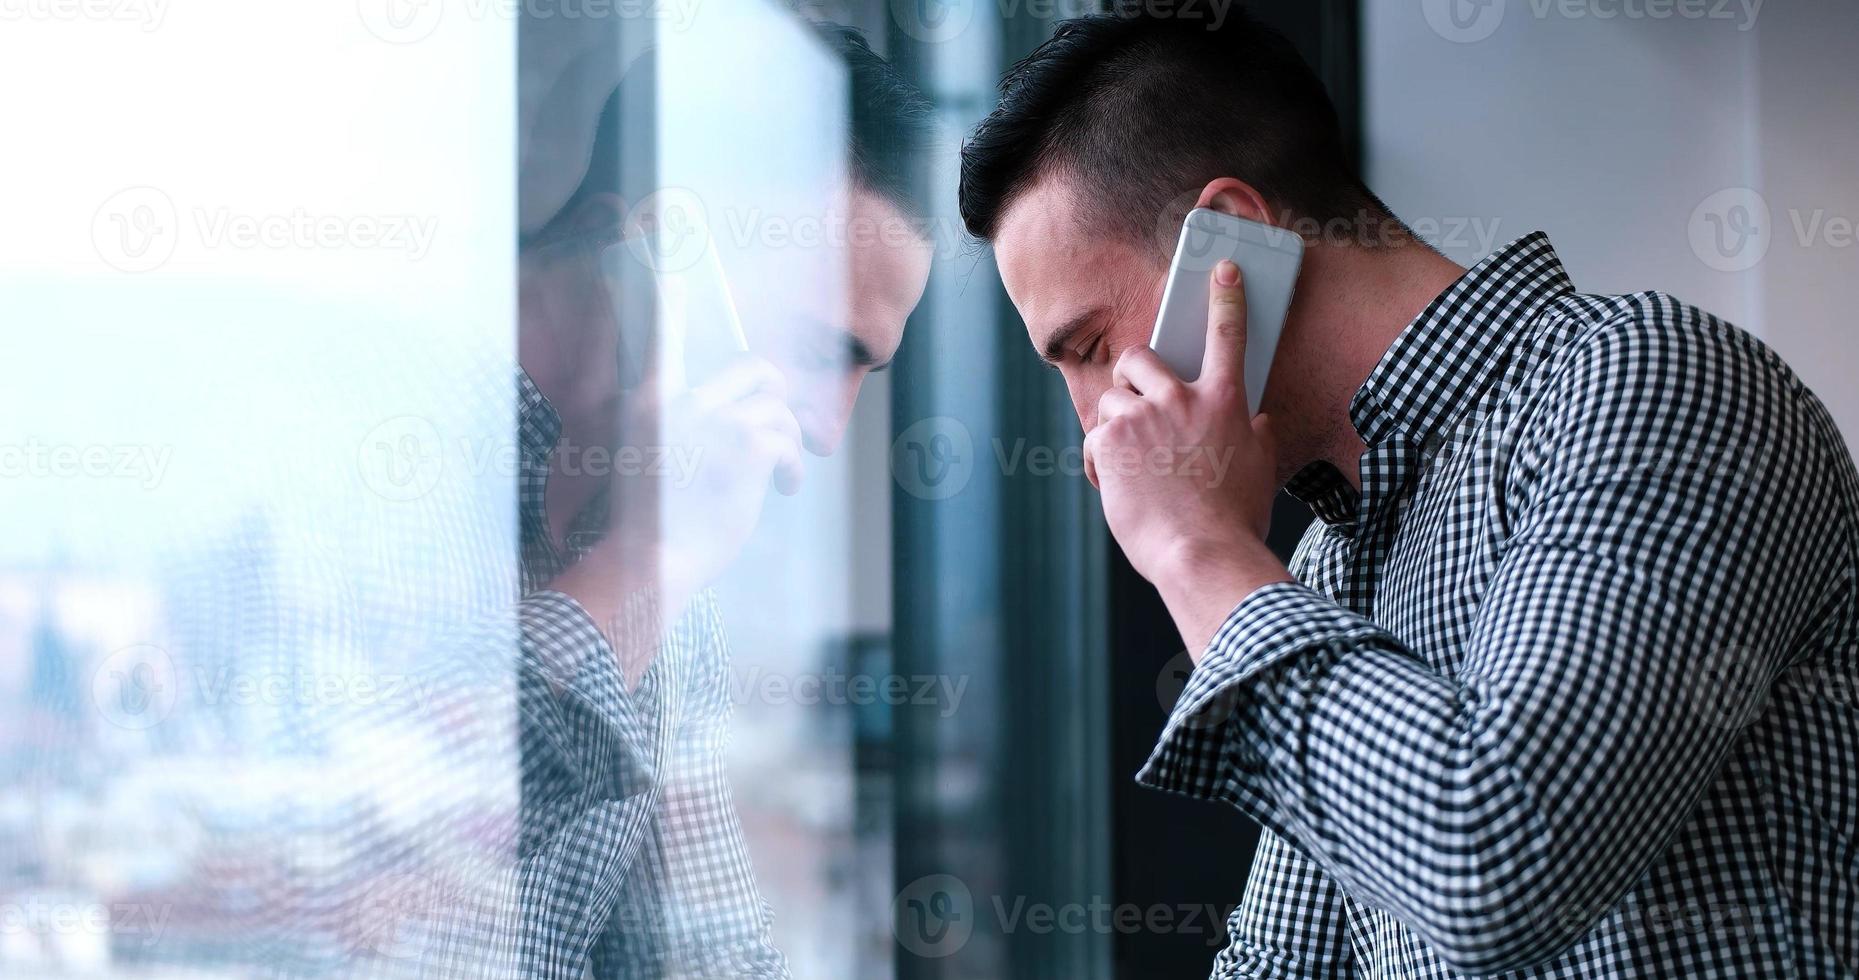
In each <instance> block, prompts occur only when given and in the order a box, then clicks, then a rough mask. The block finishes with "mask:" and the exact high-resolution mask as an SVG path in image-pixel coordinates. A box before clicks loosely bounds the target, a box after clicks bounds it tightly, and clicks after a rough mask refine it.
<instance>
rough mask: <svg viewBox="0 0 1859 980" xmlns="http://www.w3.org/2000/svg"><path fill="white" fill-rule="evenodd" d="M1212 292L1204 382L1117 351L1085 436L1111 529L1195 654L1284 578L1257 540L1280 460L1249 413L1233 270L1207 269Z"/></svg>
mask: <svg viewBox="0 0 1859 980" xmlns="http://www.w3.org/2000/svg"><path fill="white" fill-rule="evenodd" d="M1211 295H1212V299H1211V302H1210V303H1209V308H1208V313H1207V352H1206V354H1205V356H1204V358H1203V360H1202V362H1201V375H1200V378H1199V379H1197V380H1195V381H1193V382H1186V381H1182V380H1181V378H1180V377H1178V376H1177V375H1176V374H1175V373H1174V372H1173V371H1171V370H1170V369H1169V368H1168V366H1167V365H1166V364H1164V363H1162V360H1161V358H1159V357H1157V356H1156V353H1155V352H1154V351H1152V350H1150V349H1148V348H1146V347H1143V348H1135V349H1132V350H1129V351H1126V352H1124V354H1123V355H1122V356H1121V357H1120V358H1118V360H1117V364H1116V368H1115V370H1114V372H1113V374H1112V378H1113V380H1114V384H1113V386H1112V387H1111V388H1110V389H1109V390H1107V391H1105V392H1104V394H1103V396H1102V397H1101V398H1100V399H1099V400H1098V404H1097V427H1096V428H1094V429H1092V430H1091V431H1090V433H1089V434H1087V435H1086V436H1085V439H1084V464H1085V475H1086V476H1087V477H1089V478H1090V480H1091V483H1092V484H1093V485H1094V486H1096V487H1097V488H1098V489H1099V490H1100V491H1102V493H1103V497H1104V518H1105V520H1106V521H1107V522H1108V523H1109V525H1110V533H1111V534H1112V535H1114V536H1115V537H1116V539H1117V543H1118V544H1119V545H1121V546H1122V547H1123V552H1124V554H1125V555H1126V556H1128V558H1129V560H1130V564H1131V565H1132V566H1133V567H1134V568H1135V569H1136V571H1137V572H1139V573H1141V575H1142V576H1143V577H1144V578H1146V579H1148V580H1149V581H1151V582H1153V583H1155V586H1156V588H1157V589H1158V590H1159V591H1160V592H1161V593H1162V598H1163V600H1164V601H1165V602H1167V604H1168V608H1169V612H1170V614H1171V615H1173V616H1174V619H1175V625H1176V627H1177V628H1178V629H1180V631H1181V635H1182V639H1183V640H1184V641H1186V643H1187V645H1188V650H1189V651H1190V652H1191V653H1192V654H1193V655H1194V656H1195V658H1196V659H1197V660H1198V659H1199V656H1200V653H1201V651H1202V650H1203V649H1204V648H1205V647H1206V645H1207V642H1208V641H1209V640H1211V639H1212V638H1213V634H1214V631H1215V630H1216V629H1218V628H1219V625H1220V623H1222V622H1224V621H1225V619H1226V616H1227V614H1228V613H1229V612H1231V611H1232V608H1233V606H1234V605H1236V604H1238V602H1239V600H1241V599H1243V598H1245V597H1246V596H1247V595H1249V594H1251V592H1252V591H1253V590H1254V589H1257V588H1258V587H1260V586H1262V585H1265V584H1267V583H1269V582H1283V581H1289V580H1290V575H1289V574H1288V573H1287V572H1286V571H1285V568H1284V566H1283V565H1282V564H1281V563H1279V561H1278V559H1277V558H1276V557H1274V556H1273V555H1272V553H1271V552H1270V550H1269V549H1267V548H1266V547H1265V541H1264V539H1265V531H1266V527H1267V525H1268V524H1269V523H1270V520H1271V510H1272V498H1273V496H1274V495H1275V494H1276V492H1277V487H1276V486H1274V481H1275V477H1276V456H1275V452H1274V448H1273V445H1272V439H1271V429H1270V422H1269V420H1268V419H1267V417H1266V416H1264V415H1259V416H1258V417H1257V418H1251V419H1249V418H1248V417H1247V410H1246V406H1247V404H1248V403H1247V399H1246V388H1245V385H1246V380H1245V375H1246V296H1245V290H1244V287H1243V286H1242V285H1241V284H1240V281H1239V267H1238V266H1236V265H1234V264H1233V263H1232V262H1225V261H1223V262H1221V263H1220V264H1219V266H1218V267H1216V268H1215V269H1214V272H1213V283H1212V289H1211Z"/></svg>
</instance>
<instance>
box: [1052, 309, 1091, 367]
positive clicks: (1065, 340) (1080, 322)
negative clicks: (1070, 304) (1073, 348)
mask: <svg viewBox="0 0 1859 980" xmlns="http://www.w3.org/2000/svg"><path fill="white" fill-rule="evenodd" d="M1106 309H1107V307H1104V306H1093V307H1091V308H1090V309H1088V310H1085V311H1084V312H1083V313H1080V314H1078V315H1077V316H1074V317H1072V318H1071V319H1069V320H1067V321H1065V325H1064V326H1062V327H1060V328H1058V329H1057V330H1054V331H1053V332H1052V336H1051V337H1048V338H1046V343H1045V346H1043V347H1041V348H1040V349H1039V356H1040V357H1041V358H1044V359H1045V361H1046V363H1048V364H1057V363H1058V362H1060V361H1062V360H1064V359H1065V348H1066V346H1067V345H1069V344H1070V343H1071V339H1072V338H1073V337H1075V336H1077V335H1078V331H1080V330H1083V329H1084V328H1085V327H1088V326H1090V325H1091V321H1093V320H1095V319H1097V318H1098V317H1100V316H1102V315H1103V314H1104V311H1105V310H1106Z"/></svg>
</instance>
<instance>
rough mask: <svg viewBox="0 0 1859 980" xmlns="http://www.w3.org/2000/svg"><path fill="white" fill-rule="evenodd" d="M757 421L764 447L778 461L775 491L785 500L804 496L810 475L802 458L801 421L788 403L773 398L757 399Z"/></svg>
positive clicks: (775, 467) (766, 396)
mask: <svg viewBox="0 0 1859 980" xmlns="http://www.w3.org/2000/svg"><path fill="white" fill-rule="evenodd" d="M756 403H757V408H756V410H755V421H756V424H757V428H758V431H759V432H760V438H761V440H762V441H763V445H764V447H765V449H766V451H768V452H769V453H770V455H771V456H772V457H773V459H774V481H775V489H776V490H778V491H780V492H781V495H782V496H784V497H792V496H793V495H795V494H796V493H799V492H800V486H801V483H802V482H803V481H804V480H805V478H806V475H807V470H806V466H805V464H804V463H803V461H802V457H801V432H800V421H799V420H798V419H796V418H795V417H794V412H793V411H792V410H791V409H789V408H788V407H787V403H785V402H782V401H780V400H779V399H776V398H774V397H772V396H768V395H763V396H760V397H758V398H757V399H756Z"/></svg>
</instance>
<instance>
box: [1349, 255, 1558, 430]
mask: <svg viewBox="0 0 1859 980" xmlns="http://www.w3.org/2000/svg"><path fill="white" fill-rule="evenodd" d="M1573 291H1574V286H1573V285H1572V284H1571V283H1570V282H1569V278H1568V274H1567V273H1566V272H1565V271H1563V268H1562V262H1561V260H1560V259H1558V258H1557V257H1556V250H1555V249H1554V248H1553V247H1552V246H1551V245H1550V244H1549V236H1547V235H1545V234H1543V233H1542V232H1540V231H1538V232H1533V233H1531V234H1529V235H1526V236H1524V237H1522V238H1519V239H1517V240H1516V241H1514V242H1512V243H1510V244H1509V245H1506V246H1504V247H1503V248H1502V249H1499V250H1498V251H1497V252H1495V253H1493V254H1492V255H1491V256H1489V257H1488V258H1486V259H1485V260H1484V261H1482V262H1480V263H1478V264H1477V265H1475V266H1473V267H1472V268H1470V269H1468V270H1467V271H1466V273H1465V275H1463V276H1460V277H1459V280H1458V281H1457V282H1455V283H1453V284H1452V286H1450V287H1449V288H1448V289H1447V290H1446V291H1445V292H1443V293H1441V294H1439V296H1438V297H1436V298H1435V299H1434V300H1433V302H1432V303H1431V304H1429V305H1428V306H1427V308H1426V309H1425V310H1423V311H1422V312H1421V314H1420V315H1419V316H1418V317H1415V318H1414V321H1413V322H1412V323H1410V324H1408V325H1407V329H1405V330H1403V331H1401V335H1400V336H1399V337H1396V338H1395V340H1394V343H1393V344H1392V345H1390V346H1389V347H1388V350H1387V353H1385V354H1383V355H1382V356H1381V360H1380V361H1379V362H1377V363H1376V365H1375V368H1374V370H1372V371H1370V372H1369V375H1368V379H1367V380H1366V381H1364V382H1362V387H1361V388H1359V389H1357V391H1356V394H1355V397H1354V398H1353V399H1351V400H1350V403H1349V419H1350V421H1351V422H1353V423H1354V424H1355V427H1356V432H1357V433H1358V434H1359V435H1361V437H1362V441H1363V442H1364V443H1366V444H1367V445H1369V446H1370V447H1373V446H1375V445H1378V444H1379V443H1381V442H1383V441H1384V440H1386V439H1387V438H1388V437H1390V436H1392V435H1395V434H1397V433H1398V434H1401V435H1405V436H1406V437H1407V438H1409V439H1411V440H1413V441H1414V442H1416V443H1427V442H1432V441H1435V440H1437V439H1438V438H1440V437H1442V436H1444V435H1445V434H1446V433H1447V432H1448V431H1450V429H1451V426H1452V424H1453V423H1454V422H1456V421H1458V420H1459V419H1460V418H1461V417H1462V416H1463V415H1464V413H1465V411H1466V410H1467V409H1469V408H1470V407H1471V406H1472V404H1473V403H1474V402H1475V401H1476V399H1477V397H1478V395H1479V394H1480V393H1481V392H1483V391H1484V390H1485V389H1486V388H1488V387H1490V386H1491V384H1492V382H1494V381H1496V380H1497V379H1498V378H1499V377H1500V376H1502V374H1503V371H1504V368H1505V366H1506V365H1507V364H1508V363H1509V362H1510V359H1511V355H1512V353H1513V352H1514V351H1515V350H1516V348H1517V347H1518V345H1519V343H1520V342H1521V341H1522V340H1523V339H1524V338H1525V337H1526V336H1528V334H1529V333H1530V332H1531V330H1532V328H1533V327H1534V325H1535V323H1536V320H1537V315H1538V314H1539V313H1540V312H1541V311H1542V309H1543V307H1544V306H1545V305H1547V304H1548V303H1549V302H1550V301H1552V300H1554V299H1555V298H1556V297H1558V296H1561V295H1563V294H1566V293H1570V292H1573Z"/></svg>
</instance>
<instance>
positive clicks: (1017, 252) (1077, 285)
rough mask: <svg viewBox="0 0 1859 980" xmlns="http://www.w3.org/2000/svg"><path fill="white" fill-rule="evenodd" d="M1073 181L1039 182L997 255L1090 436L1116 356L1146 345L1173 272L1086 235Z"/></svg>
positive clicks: (1010, 215)
mask: <svg viewBox="0 0 1859 980" xmlns="http://www.w3.org/2000/svg"><path fill="white" fill-rule="evenodd" d="M1077 213H1078V212H1077V208H1076V207H1075V205H1074V197H1073V192H1072V190H1071V188H1070V187H1069V185H1068V183H1067V182H1066V181H1065V180H1064V179H1063V178H1059V177H1046V178H1043V179H1041V180H1039V181H1038V182H1036V183H1035V184H1034V185H1033V186H1032V187H1030V188H1028V189H1027V190H1026V191H1025V192H1024V193H1022V194H1021V195H1020V197H1019V199H1018V200H1016V201H1014V203H1013V204H1012V206H1010V207H1009V208H1008V209H1007V211H1006V213H1005V214H1003V215H1002V217H1001V223H1000V227H999V229H998V231H997V233H996V235H995V236H994V255H995V259H996V261H997V262H998V263H999V265H1000V273H1001V282H1002V283H1003V284H1004V285H1005V286H1006V287H1007V295H1008V296H1009V297H1010V298H1011V299H1012V300H1013V305H1014V308H1015V309H1017V310H1018V311H1019V313H1020V319H1022V320H1024V321H1025V322H1026V333H1027V336H1028V338H1030V339H1031V340H1032V342H1033V349H1034V350H1036V351H1038V352H1039V353H1040V356H1041V357H1043V358H1045V360H1046V362H1047V363H1048V364H1051V365H1053V366H1054V367H1056V368H1058V370H1059V374H1060V375H1062V376H1063V377H1064V378H1065V387H1066V388H1067V389H1068V390H1069V391H1070V392H1071V399H1072V407H1073V409H1075V410H1076V411H1077V413H1078V422H1079V424H1080V425H1082V426H1083V427H1084V430H1085V431H1086V432H1089V431H1091V429H1092V427H1094V426H1095V425H1096V424H1097V400H1098V397H1099V396H1100V395H1102V394H1103V393H1104V390H1105V389H1107V388H1109V387H1110V386H1111V381H1110V371H1111V368H1112V367H1113V366H1114V365H1115V364H1116V363H1117V356H1118V355H1120V354H1122V353H1123V352H1124V351H1126V350H1128V349H1130V348H1131V347H1143V346H1147V345H1148V343H1149V333H1150V331H1151V330H1152V329H1153V328H1154V326H1155V311H1156V309H1157V308H1158V307H1160V306H1161V303H1162V286H1163V281H1164V279H1165V278H1166V276H1167V273H1168V269H1167V266H1166V265H1165V264H1164V263H1163V262H1162V260H1161V259H1160V258H1159V257H1158V256H1156V255H1154V254H1153V253H1151V252H1148V251H1145V250H1144V249H1142V248H1141V246H1139V245H1136V244H1133V243H1129V242H1125V241H1122V240H1120V239H1114V238H1112V237H1111V236H1107V235H1104V234H1103V233H1102V232H1095V233H1094V232H1093V231H1092V230H1091V229H1089V228H1086V227H1084V225H1083V223H1082V222H1080V221H1078V220H1077V219H1076V217H1075V215H1076V214H1077Z"/></svg>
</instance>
